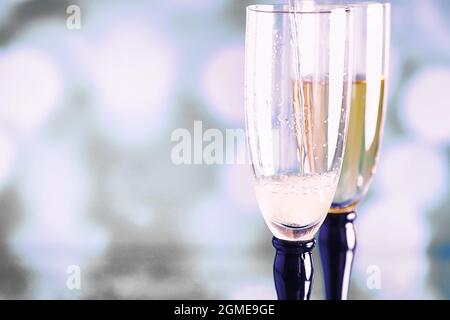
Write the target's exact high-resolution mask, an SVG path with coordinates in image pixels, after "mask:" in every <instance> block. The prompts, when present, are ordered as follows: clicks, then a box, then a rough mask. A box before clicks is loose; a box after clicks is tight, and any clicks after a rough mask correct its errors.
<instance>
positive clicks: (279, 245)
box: [272, 238, 316, 300]
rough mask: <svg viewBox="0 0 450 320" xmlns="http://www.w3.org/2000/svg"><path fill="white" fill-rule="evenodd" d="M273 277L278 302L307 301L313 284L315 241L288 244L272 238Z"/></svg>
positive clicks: (288, 242)
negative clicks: (273, 251)
mask: <svg viewBox="0 0 450 320" xmlns="http://www.w3.org/2000/svg"><path fill="white" fill-rule="evenodd" d="M272 244H273V246H274V248H275V249H276V254H275V261H274V265H273V276H274V280H275V288H276V290H277V295H278V300H309V298H310V296H311V289H312V283H313V274H314V269H313V261H312V250H313V248H314V246H315V244H316V241H315V240H311V241H308V242H290V241H284V240H280V239H277V238H273V240H272Z"/></svg>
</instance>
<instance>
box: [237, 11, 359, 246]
mask: <svg viewBox="0 0 450 320" xmlns="http://www.w3.org/2000/svg"><path fill="white" fill-rule="evenodd" d="M351 26H352V23H351V12H350V10H348V9H346V8H332V9H330V8H328V7H322V6H310V7H308V9H307V10H306V9H300V10H298V11H295V12H293V11H290V10H289V6H287V5H256V6H250V7H248V8H247V34H246V81H245V95H246V127H247V137H248V146H249V151H250V158H251V160H252V166H253V171H254V185H255V192H256V196H257V200H258V204H259V207H260V209H261V212H262V214H263V216H264V219H265V221H266V223H267V225H268V227H269V229H270V230H271V231H272V233H273V234H274V236H275V237H277V238H278V239H281V240H287V241H309V240H311V239H313V238H314V236H315V234H316V233H317V231H318V229H319V228H320V226H321V224H322V223H323V221H324V219H325V217H326V215H327V212H328V210H329V208H330V206H331V203H332V200H333V197H334V196H335V192H336V188H337V184H338V179H339V174H340V171H341V167H342V160H343V153H344V146H345V139H346V135H347V128H348V118H349V108H350V100H351V90H352V83H353V79H352V76H353V74H354V73H353V70H352V62H353V59H352V57H351V53H352V52H353V51H352V50H353V49H352V40H353V36H352V32H351V31H352V30H351Z"/></svg>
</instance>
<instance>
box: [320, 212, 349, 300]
mask: <svg viewBox="0 0 450 320" xmlns="http://www.w3.org/2000/svg"><path fill="white" fill-rule="evenodd" d="M355 218H356V212H351V213H346V214H329V215H328V217H327V218H326V220H325V222H324V224H323V225H322V227H321V229H320V234H319V250H320V258H321V261H322V268H323V276H324V282H325V291H326V298H327V300H347V296H348V290H349V285H350V278H351V272H352V265H353V258H354V255H355V249H356V233H355V227H354V225H353V221H354V220H355Z"/></svg>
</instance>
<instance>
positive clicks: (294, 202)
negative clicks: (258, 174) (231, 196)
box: [255, 172, 338, 241]
mask: <svg viewBox="0 0 450 320" xmlns="http://www.w3.org/2000/svg"><path fill="white" fill-rule="evenodd" d="M337 182H338V174H337V172H327V173H323V174H311V175H305V176H293V175H276V176H271V177H265V178H259V179H257V180H256V181H255V191H256V197H257V199H258V203H259V206H260V209H261V212H262V213H263V215H264V218H265V220H266V222H267V225H268V226H269V228H270V230H271V231H272V232H273V234H274V235H275V236H276V237H277V238H279V239H283V240H288V241H307V240H311V239H312V238H313V237H314V235H315V233H316V231H317V229H318V228H319V227H320V225H321V224H322V222H323V220H324V218H325V216H326V213H327V212H328V209H329V207H330V205H331V202H332V200H333V196H334V194H335V191H336V187H337Z"/></svg>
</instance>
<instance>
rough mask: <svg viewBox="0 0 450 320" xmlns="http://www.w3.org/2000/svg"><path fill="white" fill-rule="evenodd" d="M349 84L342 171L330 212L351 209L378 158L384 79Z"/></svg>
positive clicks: (365, 186) (371, 175)
mask: <svg viewBox="0 0 450 320" xmlns="http://www.w3.org/2000/svg"><path fill="white" fill-rule="evenodd" d="M371 85H372V87H370V88H369V87H368V85H367V83H366V81H357V82H355V83H354V84H353V90H352V91H353V93H352V102H351V110H350V122H349V132H348V136H347V144H346V150H345V156H344V163H343V167H342V173H341V176H340V180H339V184H338V189H337V192H336V195H335V197H334V200H333V206H332V208H331V210H330V213H335V214H339V213H346V212H350V211H352V210H354V209H355V207H356V205H357V204H358V202H359V201H360V200H361V199H362V197H364V195H365V193H366V192H367V190H368V188H369V186H370V183H371V181H372V178H373V176H374V174H375V169H376V164H377V161H378V156H379V150H380V143H381V136H382V131H383V120H384V110H385V81H384V79H381V80H380V82H379V83H371Z"/></svg>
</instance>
